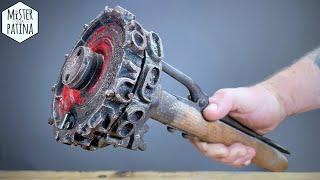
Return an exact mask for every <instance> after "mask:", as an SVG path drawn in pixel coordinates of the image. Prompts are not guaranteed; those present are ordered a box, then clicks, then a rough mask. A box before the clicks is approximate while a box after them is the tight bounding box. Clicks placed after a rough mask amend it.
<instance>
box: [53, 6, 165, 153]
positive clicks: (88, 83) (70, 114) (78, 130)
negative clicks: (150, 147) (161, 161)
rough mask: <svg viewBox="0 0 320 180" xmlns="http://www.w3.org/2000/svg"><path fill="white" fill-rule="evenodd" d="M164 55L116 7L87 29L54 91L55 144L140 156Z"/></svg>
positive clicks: (130, 17) (154, 39)
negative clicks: (110, 148)
mask: <svg viewBox="0 0 320 180" xmlns="http://www.w3.org/2000/svg"><path fill="white" fill-rule="evenodd" d="M162 53H163V52H162V43H161V39H160V37H159V36H158V35H157V34H156V33H154V32H148V31H146V30H145V29H144V28H143V27H142V26H141V24H140V23H138V21H136V19H135V16H134V15H133V14H132V13H130V12H129V11H127V10H125V9H123V8H121V7H119V6H118V7H116V8H114V9H112V8H108V7H106V8H105V10H104V11H103V12H102V13H101V14H99V15H98V16H97V17H96V18H95V19H94V20H93V21H91V22H90V23H89V24H85V25H84V30H83V32H82V34H81V36H80V38H79V40H78V42H77V43H76V45H75V46H74V47H73V48H72V50H71V52H70V53H69V54H66V60H65V63H64V65H63V68H62V70H61V73H60V76H59V79H58V81H57V83H56V84H55V85H54V86H53V93H54V94H53V100H52V118H50V119H49V124H51V125H53V129H54V133H55V137H56V140H57V141H59V142H61V143H64V144H68V145H74V146H78V145H79V146H81V147H82V148H84V149H86V150H95V149H97V148H102V147H105V146H107V145H114V146H120V147H126V148H129V149H133V150H136V149H140V150H144V149H145V148H146V145H145V143H144V141H143V135H144V133H145V132H147V130H148V126H147V125H146V124H145V122H146V120H147V119H148V118H149V117H150V108H151V104H152V103H154V97H155V96H157V92H158V91H159V88H160V86H158V84H159V77H160V71H161V64H160V62H161V60H162V58H163V54H162Z"/></svg>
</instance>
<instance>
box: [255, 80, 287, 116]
mask: <svg viewBox="0 0 320 180" xmlns="http://www.w3.org/2000/svg"><path fill="white" fill-rule="evenodd" d="M253 88H255V89H257V90H258V91H259V92H260V93H263V94H265V96H266V97H267V98H270V99H271V101H272V102H274V107H276V109H277V112H275V113H278V114H279V117H280V118H279V122H281V121H282V120H283V119H285V118H286V117H287V116H289V114H288V111H287V109H286V106H285V103H284V98H283V97H282V95H281V94H280V93H279V91H278V90H277V89H276V87H274V86H273V85H272V84H271V83H269V82H266V81H264V82H261V83H259V84H256V85H255V86H253Z"/></svg>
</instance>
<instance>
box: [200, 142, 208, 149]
mask: <svg viewBox="0 0 320 180" xmlns="http://www.w3.org/2000/svg"><path fill="white" fill-rule="evenodd" d="M201 147H202V150H203V151H207V149H208V146H207V143H205V142H202V143H201Z"/></svg>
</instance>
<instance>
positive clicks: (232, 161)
mask: <svg viewBox="0 0 320 180" xmlns="http://www.w3.org/2000/svg"><path fill="white" fill-rule="evenodd" d="M190 141H191V142H192V144H194V145H195V146H196V148H197V149H198V150H199V151H200V152H201V153H202V154H203V155H205V156H207V157H209V158H211V159H213V160H216V161H218V162H222V163H225V164H228V165H231V166H233V167H243V166H247V165H249V164H250V163H251V159H252V158H253V157H254V155H255V150H254V149H253V148H251V147H248V146H245V145H242V144H240V143H235V144H233V145H231V146H229V147H228V146H225V145H223V144H210V143H206V142H202V141H199V140H198V139H197V138H195V137H192V138H190Z"/></svg>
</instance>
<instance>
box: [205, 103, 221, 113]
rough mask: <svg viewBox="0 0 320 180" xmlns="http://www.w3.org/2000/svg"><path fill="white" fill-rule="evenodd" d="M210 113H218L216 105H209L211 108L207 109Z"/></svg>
mask: <svg viewBox="0 0 320 180" xmlns="http://www.w3.org/2000/svg"><path fill="white" fill-rule="evenodd" d="M206 109H207V110H208V111H217V109H218V106H217V104H215V103H212V104H209V106H208V107H207V108H206Z"/></svg>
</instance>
